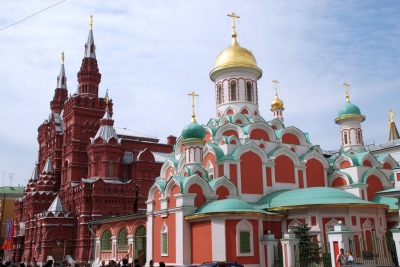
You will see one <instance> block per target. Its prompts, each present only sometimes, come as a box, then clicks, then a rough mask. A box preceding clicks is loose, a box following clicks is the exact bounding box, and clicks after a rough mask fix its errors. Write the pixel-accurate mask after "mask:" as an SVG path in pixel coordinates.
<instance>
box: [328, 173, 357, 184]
mask: <svg viewBox="0 0 400 267" xmlns="http://www.w3.org/2000/svg"><path fill="white" fill-rule="evenodd" d="M337 178H343V179H345V180H346V182H347V185H350V184H351V183H352V181H350V180H349V177H347V175H345V174H344V173H343V172H338V171H334V172H333V173H332V174H331V175H330V176H329V178H328V180H329V186H330V187H332V184H333V181H335V180H336V179H337Z"/></svg>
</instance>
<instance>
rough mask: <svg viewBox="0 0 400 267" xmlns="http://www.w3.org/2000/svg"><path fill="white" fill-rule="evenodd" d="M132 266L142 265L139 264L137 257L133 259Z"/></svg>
mask: <svg viewBox="0 0 400 267" xmlns="http://www.w3.org/2000/svg"><path fill="white" fill-rule="evenodd" d="M133 267H142V266H140V264H139V260H138V259H135V260H134V261H133Z"/></svg>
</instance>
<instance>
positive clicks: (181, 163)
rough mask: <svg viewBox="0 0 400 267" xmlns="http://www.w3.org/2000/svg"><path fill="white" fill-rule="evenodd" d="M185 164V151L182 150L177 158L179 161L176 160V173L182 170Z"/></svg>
mask: <svg viewBox="0 0 400 267" xmlns="http://www.w3.org/2000/svg"><path fill="white" fill-rule="evenodd" d="M185 165H186V155H185V152H184V151H182V153H181V155H180V158H179V161H178V169H177V172H178V173H180V172H182V170H183V168H185Z"/></svg>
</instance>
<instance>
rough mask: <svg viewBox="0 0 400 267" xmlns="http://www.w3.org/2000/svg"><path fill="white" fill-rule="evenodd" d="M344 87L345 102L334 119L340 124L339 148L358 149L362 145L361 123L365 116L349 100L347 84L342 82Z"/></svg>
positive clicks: (345, 149)
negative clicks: (340, 139) (340, 141)
mask: <svg viewBox="0 0 400 267" xmlns="http://www.w3.org/2000/svg"><path fill="white" fill-rule="evenodd" d="M343 85H344V86H345V87H346V104H344V105H343V106H342V107H341V108H340V109H339V113H338V117H337V118H336V119H335V123H336V124H339V125H340V134H341V137H342V145H341V149H343V150H344V151H347V150H348V149H350V148H351V147H353V148H355V149H357V150H358V149H359V148H361V147H364V142H363V137H362V130H361V123H362V122H363V121H365V116H364V115H361V111H360V108H359V107H357V106H356V105H354V104H352V103H351V102H350V96H349V86H350V85H349V84H348V83H344V84H343Z"/></svg>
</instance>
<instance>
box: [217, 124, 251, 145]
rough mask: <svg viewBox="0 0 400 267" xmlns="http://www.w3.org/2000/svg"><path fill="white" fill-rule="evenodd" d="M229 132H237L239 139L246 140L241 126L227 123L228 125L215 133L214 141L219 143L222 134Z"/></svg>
mask: <svg viewBox="0 0 400 267" xmlns="http://www.w3.org/2000/svg"><path fill="white" fill-rule="evenodd" d="M229 130H232V131H235V132H237V134H238V136H239V138H244V133H243V129H242V128H241V127H240V126H239V125H236V124H232V123H227V124H224V125H223V126H221V127H219V129H218V130H217V132H216V133H215V138H214V139H215V140H216V141H219V139H220V138H221V137H222V134H223V133H224V132H226V131H229Z"/></svg>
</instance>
